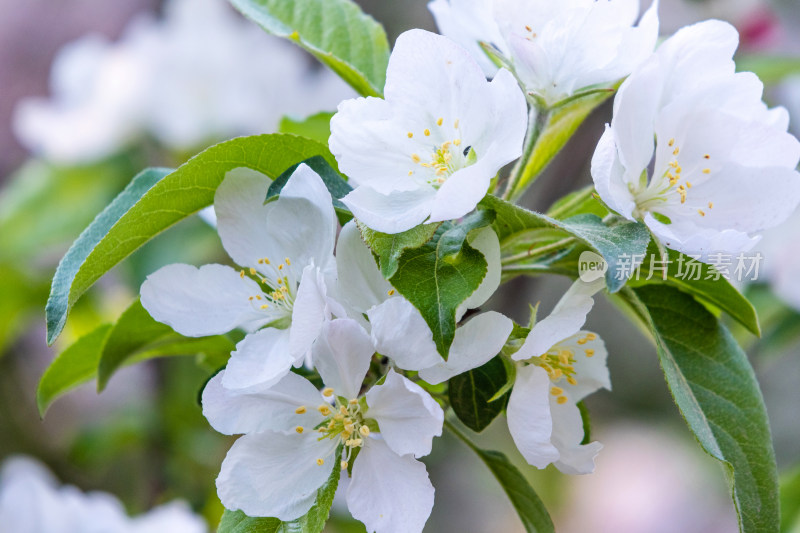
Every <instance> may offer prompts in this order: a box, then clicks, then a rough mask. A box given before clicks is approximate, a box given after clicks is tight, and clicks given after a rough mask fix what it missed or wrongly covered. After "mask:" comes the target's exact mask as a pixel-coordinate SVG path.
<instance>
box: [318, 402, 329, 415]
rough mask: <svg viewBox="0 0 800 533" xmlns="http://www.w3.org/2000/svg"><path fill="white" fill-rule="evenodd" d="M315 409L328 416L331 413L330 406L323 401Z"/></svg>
mask: <svg viewBox="0 0 800 533" xmlns="http://www.w3.org/2000/svg"><path fill="white" fill-rule="evenodd" d="M317 411H319V412H320V413H321V414H322V416H328V415H329V414H331V406H330V405H326V404H324V403H323V404H322V405H320V406H319V407H317Z"/></svg>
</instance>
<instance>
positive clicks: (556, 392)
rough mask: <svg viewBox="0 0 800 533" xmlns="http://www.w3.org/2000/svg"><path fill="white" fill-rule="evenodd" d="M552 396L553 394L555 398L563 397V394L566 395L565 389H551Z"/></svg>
mask: <svg viewBox="0 0 800 533" xmlns="http://www.w3.org/2000/svg"><path fill="white" fill-rule="evenodd" d="M550 394H552V395H553V396H561V395H562V394H564V389H562V388H561V387H553V388H552V389H550Z"/></svg>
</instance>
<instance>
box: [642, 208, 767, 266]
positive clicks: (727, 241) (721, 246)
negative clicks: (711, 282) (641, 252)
mask: <svg viewBox="0 0 800 533" xmlns="http://www.w3.org/2000/svg"><path fill="white" fill-rule="evenodd" d="M644 223H645V224H647V227H648V228H650V231H652V232H653V234H654V235H655V236H656V237H658V239H659V240H660V241H661V242H662V243H663V244H664V246H666V247H668V248H672V249H673V250H677V251H679V252H681V253H684V254H686V255H689V256H692V257H697V260H698V261H703V262H706V263H707V262H709V260H710V256H711V255H712V254H715V253H729V254H736V253H739V252H746V251H748V250H750V249H752V248H753V246H755V245H756V244H757V243H758V241H759V240H760V237H751V236H750V235H748V234H747V233H745V232H743V231H737V230H733V229H727V230H722V231H720V230H718V229H715V228H701V227H699V226H698V225H697V224H694V223H692V222H691V221H678V222H673V223H672V224H664V223H662V222H659V221H658V220H656V219H655V218H654V217H653V216H652V215H651V214H650V213H647V214H646V215H645V216H644Z"/></svg>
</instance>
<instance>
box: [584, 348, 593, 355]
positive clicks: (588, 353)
mask: <svg viewBox="0 0 800 533" xmlns="http://www.w3.org/2000/svg"><path fill="white" fill-rule="evenodd" d="M585 351H586V357H591V356H593V355H594V350H592V349H591V348H586V350H585Z"/></svg>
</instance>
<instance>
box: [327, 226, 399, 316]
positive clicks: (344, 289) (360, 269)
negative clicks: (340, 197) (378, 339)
mask: <svg viewBox="0 0 800 533" xmlns="http://www.w3.org/2000/svg"><path fill="white" fill-rule="evenodd" d="M336 270H337V272H338V274H339V277H338V283H339V287H340V292H341V293H342V296H343V298H344V299H345V300H346V301H347V303H349V304H350V305H351V306H353V307H354V308H355V310H356V311H357V312H358V313H359V314H360V313H366V312H367V310H369V309H371V308H372V307H374V306H376V305H378V304H380V303H381V302H383V301H384V300H386V299H387V298H388V297H389V296H388V293H389V291H390V290H391V289H392V286H391V285H390V284H389V282H388V281H386V280H385V279H383V276H382V275H381V272H380V270H378V266H377V265H376V264H375V258H374V257H373V255H372V252H371V251H370V249H369V247H368V246H367V245H366V243H364V241H363V240H362V239H361V232H360V231H359V230H358V227H357V226H356V223H355V222H354V221H350V222H348V223H347V224H345V225H344V227H343V228H342V231H341V232H340V233H339V242H338V243H337V244H336Z"/></svg>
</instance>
